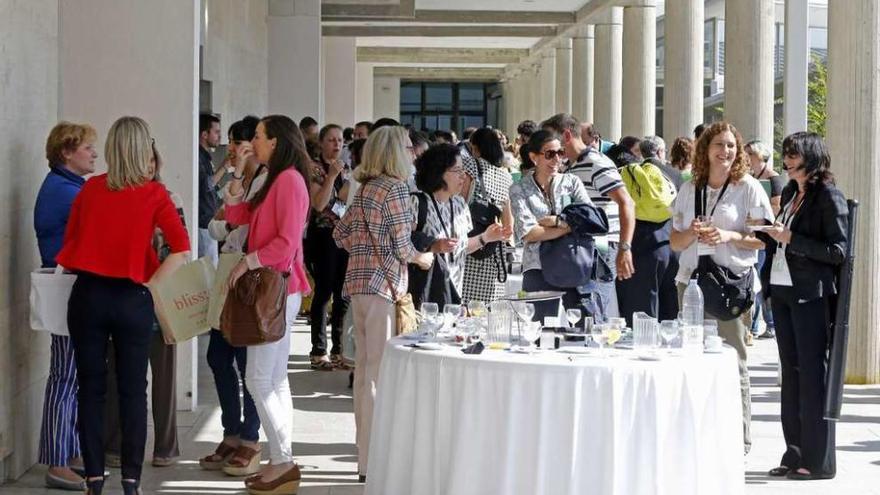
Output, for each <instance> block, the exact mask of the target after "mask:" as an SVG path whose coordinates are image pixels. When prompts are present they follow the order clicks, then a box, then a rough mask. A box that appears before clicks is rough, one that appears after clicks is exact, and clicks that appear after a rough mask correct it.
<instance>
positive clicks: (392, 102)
mask: <svg viewBox="0 0 880 495" xmlns="http://www.w3.org/2000/svg"><path fill="white" fill-rule="evenodd" d="M382 117H390V118H392V119H394V120H400V78H399V77H374V78H373V118H374V119H375V120H378V119H381V118H382Z"/></svg>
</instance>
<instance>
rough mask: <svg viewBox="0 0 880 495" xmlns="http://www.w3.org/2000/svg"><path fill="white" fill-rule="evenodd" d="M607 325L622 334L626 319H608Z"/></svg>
mask: <svg viewBox="0 0 880 495" xmlns="http://www.w3.org/2000/svg"><path fill="white" fill-rule="evenodd" d="M608 324H609V325H611V326H612V327H614V328H616V329H618V330H620V331H621V332H622V331H623V329H624V328H626V318H620V317H617V318H608Z"/></svg>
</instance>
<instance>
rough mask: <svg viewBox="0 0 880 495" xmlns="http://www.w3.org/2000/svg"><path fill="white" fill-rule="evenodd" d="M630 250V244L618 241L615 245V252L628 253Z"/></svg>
mask: <svg viewBox="0 0 880 495" xmlns="http://www.w3.org/2000/svg"><path fill="white" fill-rule="evenodd" d="M630 249H632V244H630V243H628V242H625V241H620V242H618V243H617V250H618V251H629V250H630Z"/></svg>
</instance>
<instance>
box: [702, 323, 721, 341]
mask: <svg viewBox="0 0 880 495" xmlns="http://www.w3.org/2000/svg"><path fill="white" fill-rule="evenodd" d="M710 335H715V336H718V320H703V338H706V337H708V336H710Z"/></svg>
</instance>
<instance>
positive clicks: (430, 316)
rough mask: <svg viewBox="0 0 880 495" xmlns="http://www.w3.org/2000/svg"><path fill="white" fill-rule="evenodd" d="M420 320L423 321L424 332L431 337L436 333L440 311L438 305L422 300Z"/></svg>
mask: <svg viewBox="0 0 880 495" xmlns="http://www.w3.org/2000/svg"><path fill="white" fill-rule="evenodd" d="M421 310H422V318H423V319H422V321H423V322H424V323H425V327H424V329H425V334H426V335H427V336H428V337H431V338H433V337H434V336H435V335H436V334H437V327H438V325H437V319H438V316H439V313H440V307H439V306H438V305H437V303H432V302H423V303H422V306H421Z"/></svg>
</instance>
